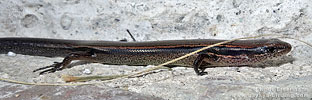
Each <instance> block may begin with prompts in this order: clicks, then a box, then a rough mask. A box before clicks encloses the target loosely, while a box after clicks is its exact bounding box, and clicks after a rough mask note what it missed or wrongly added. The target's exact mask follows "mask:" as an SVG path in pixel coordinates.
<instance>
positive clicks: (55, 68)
mask: <svg viewBox="0 0 312 100" xmlns="http://www.w3.org/2000/svg"><path fill="white" fill-rule="evenodd" d="M62 65H63V63H61V62H54V64H52V65H50V66H46V67H41V68H38V69H35V70H34V71H33V72H37V71H40V70H43V71H41V72H40V73H39V75H42V74H45V73H54V72H56V71H59V70H62V69H63V68H62Z"/></svg>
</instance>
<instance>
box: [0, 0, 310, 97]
mask: <svg viewBox="0 0 312 100" xmlns="http://www.w3.org/2000/svg"><path fill="white" fill-rule="evenodd" d="M311 4H312V1H311V0H273V1H269V0H196V1H191V0H171V1H166V0H2V1H0V37H40V38H57V39H77V40H110V41H118V40H121V39H127V40H129V41H131V38H130V36H129V35H128V34H127V32H126V29H129V30H130V32H131V33H132V34H133V35H134V37H135V38H136V39H137V41H155V40H173V39H232V38H238V37H246V36H255V35H260V34H277V35H288V36H290V37H294V38H299V39H301V40H304V41H307V42H310V43H312V34H311V31H312V30H311V27H312V19H311V18H312V17H311V16H312V7H311ZM282 40H284V41H287V42H289V43H291V44H292V46H293V48H292V51H291V52H290V53H289V54H288V55H286V56H285V58H293V59H294V60H293V61H291V62H288V63H285V64H283V65H280V66H270V67H267V68H250V67H240V68H237V67H224V68H212V69H206V71H207V72H208V75H205V76H197V75H195V73H194V71H193V69H191V68H182V67H178V68H174V69H173V72H170V71H167V70H161V71H156V72H157V73H153V74H150V75H147V76H143V77H138V78H130V79H121V80H115V81H112V82H104V83H103V84H100V85H99V84H98V85H95V86H76V87H71V86H55V87H41V86H24V85H17V84H11V83H7V82H0V89H1V91H0V94H1V95H0V98H1V99H147V98H153V99H180V100H181V99H185V100H188V99H208V98H210V99H281V98H282V99H290V98H291V97H296V98H298V97H299V98H301V97H302V98H301V99H308V98H310V97H312V91H311V89H312V88H311V87H312V85H311V83H312V76H311V75H312V73H311V72H312V68H311V67H312V66H311V63H312V61H311V57H312V51H311V47H308V46H307V45H305V44H302V43H300V42H298V41H294V40H290V39H282ZM61 60H62V58H46V57H35V56H25V55H17V56H15V57H9V56H6V55H5V54H1V55H0V63H1V65H0V76H1V77H2V78H9V79H15V80H20V81H27V82H49V83H63V81H62V80H61V78H60V77H61V75H64V74H66V75H75V76H83V75H84V76H85V75H86V74H84V73H83V71H84V70H85V69H89V70H91V72H92V74H91V75H112V74H125V73H134V72H137V71H140V70H143V69H146V68H149V67H150V66H148V67H146V66H126V65H121V66H117V65H103V64H97V63H94V64H87V65H79V66H75V67H74V68H71V69H65V70H63V71H60V72H56V73H53V74H46V75H41V76H39V75H38V73H33V72H32V70H34V69H36V68H39V67H42V66H47V65H50V64H52V63H53V62H54V61H61ZM282 60H283V59H282Z"/></svg>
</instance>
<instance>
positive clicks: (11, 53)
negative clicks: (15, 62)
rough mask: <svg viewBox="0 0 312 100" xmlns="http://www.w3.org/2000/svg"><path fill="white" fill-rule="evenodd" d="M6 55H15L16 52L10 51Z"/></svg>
mask: <svg viewBox="0 0 312 100" xmlns="http://www.w3.org/2000/svg"><path fill="white" fill-rule="evenodd" d="M8 56H11V57H13V56H16V53H14V52H11V51H10V52H8Z"/></svg>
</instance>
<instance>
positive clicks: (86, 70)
mask: <svg viewBox="0 0 312 100" xmlns="http://www.w3.org/2000/svg"><path fill="white" fill-rule="evenodd" d="M82 73H84V74H91V71H90V69H85V70H83V71H82Z"/></svg>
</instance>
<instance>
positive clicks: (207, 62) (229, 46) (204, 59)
mask: <svg viewBox="0 0 312 100" xmlns="http://www.w3.org/2000/svg"><path fill="white" fill-rule="evenodd" d="M222 41H225V40H214V39H195V40H166V41H150V42H113V41H86V40H62V39H45V38H0V53H1V54H4V53H7V52H9V51H11V52H15V53H18V54H24V55H33V56H46V57H64V59H63V61H62V62H59V63H55V64H53V65H51V66H46V67H43V68H39V69H36V70H34V71H39V70H42V72H40V74H44V73H51V72H55V71H59V70H62V69H64V68H67V67H68V66H69V64H70V63H71V62H72V61H73V60H82V61H89V62H96V63H104V64H118V65H120V64H122V65H157V64H161V63H164V62H166V61H168V60H171V59H174V58H177V57H180V56H183V55H185V54H187V53H190V52H193V51H195V50H198V49H200V48H202V47H205V46H208V45H212V44H215V43H218V42H222ZM290 50H291V45H290V44H288V43H286V42H283V41H281V40H279V39H256V40H238V41H234V42H230V43H226V44H222V45H219V46H216V47H212V48H209V49H207V50H204V51H202V52H199V53H197V54H195V55H192V56H190V57H187V58H185V59H182V60H180V61H177V62H175V63H172V64H170V65H167V66H185V67H193V68H194V70H195V72H196V74H198V75H202V74H204V69H205V68H209V67H222V66H223V67H225V66H250V65H254V64H257V63H260V62H263V61H265V60H267V59H271V58H275V57H278V56H282V55H285V54H287V53H288V52H289V51H290Z"/></svg>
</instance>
